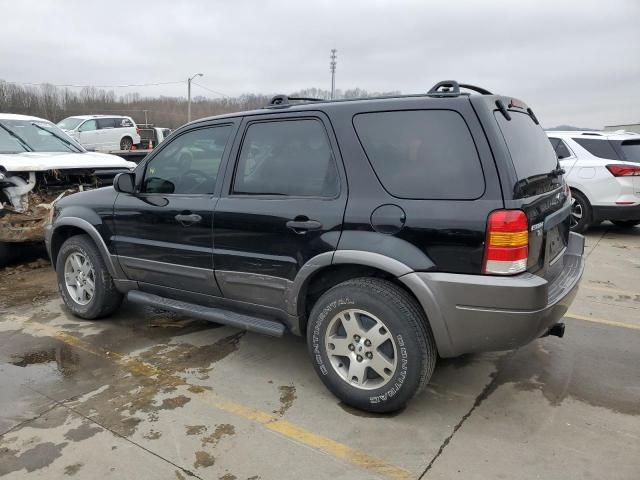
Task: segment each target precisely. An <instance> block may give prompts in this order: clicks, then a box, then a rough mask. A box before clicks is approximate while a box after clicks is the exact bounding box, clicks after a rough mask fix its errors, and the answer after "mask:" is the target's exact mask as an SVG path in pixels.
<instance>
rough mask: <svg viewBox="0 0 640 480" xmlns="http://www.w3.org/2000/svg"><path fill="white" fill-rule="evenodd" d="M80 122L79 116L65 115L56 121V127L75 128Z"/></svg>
mask: <svg viewBox="0 0 640 480" xmlns="http://www.w3.org/2000/svg"><path fill="white" fill-rule="evenodd" d="M80 123H82V119H81V118H76V117H67V118H65V119H64V120H60V121H59V122H58V127H60V128H61V129H63V130H75V128H76V127H77V126H78V125H80Z"/></svg>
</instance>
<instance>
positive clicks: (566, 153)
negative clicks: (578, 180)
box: [551, 138, 573, 160]
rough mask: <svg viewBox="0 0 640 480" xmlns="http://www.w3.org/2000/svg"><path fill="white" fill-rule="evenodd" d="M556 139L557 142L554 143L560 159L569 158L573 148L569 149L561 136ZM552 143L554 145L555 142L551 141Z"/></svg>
mask: <svg viewBox="0 0 640 480" xmlns="http://www.w3.org/2000/svg"><path fill="white" fill-rule="evenodd" d="M556 140H557V143H556V144H555V145H554V148H555V151H556V155H557V156H558V159H560V160H562V159H563V158H569V157H570V156H572V155H573V154H572V153H571V150H569V147H567V144H566V143H564V142H563V141H562V140H560V139H559V138H558V139H556ZM551 144H552V145H553V142H551Z"/></svg>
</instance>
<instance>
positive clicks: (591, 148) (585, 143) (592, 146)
mask: <svg viewBox="0 0 640 480" xmlns="http://www.w3.org/2000/svg"><path fill="white" fill-rule="evenodd" d="M573 139H574V140H575V141H576V143H577V144H578V145H580V146H581V147H582V148H584V149H585V150H586V151H587V152H589V153H590V154H591V155H595V156H596V157H599V158H607V159H610V160H618V155H617V154H616V151H615V150H614V149H613V147H612V146H611V144H610V143H609V141H608V140H605V139H602V140H596V139H595V138H580V137H573Z"/></svg>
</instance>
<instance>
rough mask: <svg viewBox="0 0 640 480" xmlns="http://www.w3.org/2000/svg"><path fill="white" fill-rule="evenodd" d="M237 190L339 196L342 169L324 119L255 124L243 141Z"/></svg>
mask: <svg viewBox="0 0 640 480" xmlns="http://www.w3.org/2000/svg"><path fill="white" fill-rule="evenodd" d="M233 192H234V193H237V194H246V195H287V196H296V197H300V196H302V197H335V196H336V195H337V194H338V171H337V168H336V163H335V159H334V157H333V153H332V150H331V146H330V145H329V138H328V137H327V133H326V131H325V129H324V126H323V125H322V123H320V122H319V121H318V120H313V119H301V120H287V121H279V122H264V123H254V124H251V125H250V126H249V128H248V129H247V131H246V134H245V138H244V141H243V142H242V150H241V151H240V158H239V160H238V167H237V169H236V175H235V180H234V186H233Z"/></svg>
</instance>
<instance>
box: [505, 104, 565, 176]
mask: <svg viewBox="0 0 640 480" xmlns="http://www.w3.org/2000/svg"><path fill="white" fill-rule="evenodd" d="M494 114H495V118H496V121H497V122H498V125H499V126H500V130H501V131H502V136H503V137H504V140H505V142H506V143H507V147H508V148H509V154H510V155H511V161H512V162H513V166H514V168H515V170H516V175H517V176H518V180H524V179H526V178H530V177H533V176H536V175H541V174H545V173H549V172H551V171H553V170H555V169H556V167H557V166H558V157H557V156H556V152H555V151H554V150H553V147H552V146H551V143H550V142H549V138H548V137H547V134H546V133H544V130H542V128H541V127H540V125H536V124H535V122H534V121H533V119H532V118H531V117H530V116H529V115H528V114H526V113H520V112H515V111H512V110H510V111H509V114H510V116H511V120H507V119H506V118H505V117H504V115H503V114H502V113H500V112H498V111H496V112H494Z"/></svg>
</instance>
